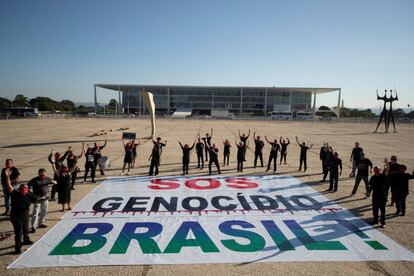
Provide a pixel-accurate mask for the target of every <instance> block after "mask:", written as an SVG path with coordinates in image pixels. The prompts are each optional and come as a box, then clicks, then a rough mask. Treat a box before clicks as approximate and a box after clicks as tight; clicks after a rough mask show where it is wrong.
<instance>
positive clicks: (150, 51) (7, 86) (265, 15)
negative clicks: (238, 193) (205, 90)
mask: <svg viewBox="0 0 414 276" xmlns="http://www.w3.org/2000/svg"><path fill="white" fill-rule="evenodd" d="M413 14H414V1H413V0H407V1H403V0H395V1H383V0H364V1H360V0H347V1H339V0H338V1H335V0H313V1H309V0H302V1H299V0H286V1H278V0H269V1H267V0H249V1H248V0H209V1H201V0H174V1H171V0H165V1H160V0H152V1H138V0H136V1H127V0H123V1H107V0H99V1H98V0H87V1H81V0H70V1H69V0H67V1H61V0H49V1H45V0H37V1H21V0H2V1H0V37H1V39H0V96H1V97H5V98H9V97H10V96H11V97H13V98H14V96H15V95H16V94H24V95H25V96H27V97H29V98H33V97H37V96H48V97H51V98H54V99H57V100H62V99H69V100H72V101H74V102H92V101H93V84H94V83H116V84H119V83H123V84H154V85H155V84H170V85H224V86H285V87H286V86H288V87H340V88H342V98H343V99H344V102H345V106H346V107H356V108H364V107H367V108H368V107H369V108H371V107H379V106H381V105H382V103H381V102H379V101H377V100H376V95H375V92H376V90H377V89H378V90H379V91H383V90H384V89H396V90H397V91H398V96H399V99H400V100H399V102H397V103H396V106H397V107H407V104H410V105H414V16H413ZM116 97H117V95H116V93H114V92H110V91H109V90H108V91H104V90H102V91H101V90H99V98H98V100H99V101H100V102H107V101H109V99H110V98H116ZM336 98H337V94H331V95H328V94H327V95H323V96H318V98H317V104H318V105H322V104H324V105H328V106H333V105H336Z"/></svg>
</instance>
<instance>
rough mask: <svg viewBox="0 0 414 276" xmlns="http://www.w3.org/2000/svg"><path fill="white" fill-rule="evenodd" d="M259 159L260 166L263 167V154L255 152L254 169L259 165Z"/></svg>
mask: <svg viewBox="0 0 414 276" xmlns="http://www.w3.org/2000/svg"><path fill="white" fill-rule="evenodd" d="M257 158H259V160H260V165H261V166H262V167H263V153H261V152H255V153H254V167H255V168H256V165H257Z"/></svg>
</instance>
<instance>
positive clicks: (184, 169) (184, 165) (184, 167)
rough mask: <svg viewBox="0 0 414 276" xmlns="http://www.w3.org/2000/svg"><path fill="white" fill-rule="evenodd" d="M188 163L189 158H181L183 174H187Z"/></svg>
mask: <svg viewBox="0 0 414 276" xmlns="http://www.w3.org/2000/svg"><path fill="white" fill-rule="evenodd" d="M189 164H190V160H187V159H183V174H188V165H189Z"/></svg>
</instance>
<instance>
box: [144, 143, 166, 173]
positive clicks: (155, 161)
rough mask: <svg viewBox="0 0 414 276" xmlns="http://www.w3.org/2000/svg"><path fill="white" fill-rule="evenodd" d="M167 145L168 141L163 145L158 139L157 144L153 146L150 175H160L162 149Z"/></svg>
mask: <svg viewBox="0 0 414 276" xmlns="http://www.w3.org/2000/svg"><path fill="white" fill-rule="evenodd" d="M166 145H167V141H165V143H161V138H160V137H158V138H157V142H155V143H154V144H153V147H152V152H151V155H150V157H149V158H148V160H151V164H150V170H149V175H154V174H155V175H158V173H159V166H160V158H161V150H162V147H164V146H166Z"/></svg>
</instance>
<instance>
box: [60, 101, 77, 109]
mask: <svg viewBox="0 0 414 276" xmlns="http://www.w3.org/2000/svg"><path fill="white" fill-rule="evenodd" d="M60 106H61V109H62V111H74V110H75V104H74V103H73V102H72V101H69V100H63V101H61V102H60Z"/></svg>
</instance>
